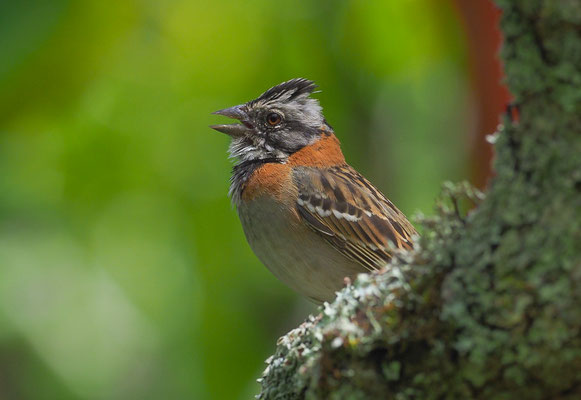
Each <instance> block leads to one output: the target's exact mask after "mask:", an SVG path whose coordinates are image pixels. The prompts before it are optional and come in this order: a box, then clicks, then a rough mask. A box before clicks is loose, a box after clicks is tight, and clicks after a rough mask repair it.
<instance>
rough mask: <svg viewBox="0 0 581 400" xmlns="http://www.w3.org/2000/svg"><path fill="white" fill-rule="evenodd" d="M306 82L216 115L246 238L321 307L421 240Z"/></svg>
mask: <svg viewBox="0 0 581 400" xmlns="http://www.w3.org/2000/svg"><path fill="white" fill-rule="evenodd" d="M316 88H317V86H316V85H315V83H314V82H313V81H310V80H307V79H303V78H298V79H292V80H289V81H287V82H283V83H281V84H279V85H277V86H274V87H272V88H270V89H268V90H267V91H266V92H264V93H263V94H261V95H260V96H259V97H258V98H256V99H254V100H252V101H249V102H247V103H244V104H241V105H238V106H234V107H230V108H226V109H223V110H219V111H216V112H214V113H213V114H217V115H222V116H225V117H229V118H233V119H236V120H238V121H239V122H240V123H234V124H225V125H212V126H210V127H211V128H213V129H215V130H217V131H219V132H222V133H225V134H227V135H229V136H230V137H231V143H230V147H229V153H230V156H231V158H233V159H234V160H236V161H235V165H234V167H233V170H232V177H231V180H230V192H229V195H230V197H231V199H232V202H233V204H234V206H235V207H236V210H237V212H238V215H239V217H240V221H241V223H242V228H243V230H244V234H245V236H246V239H247V241H248V243H249V245H250V247H251V248H252V250H253V251H254V253H255V254H256V256H258V258H259V259H260V261H262V263H263V264H264V265H265V266H266V267H267V268H268V269H269V270H270V271H271V272H272V273H273V274H274V275H275V276H276V277H277V278H278V279H280V280H281V281H282V282H284V283H285V284H286V285H288V286H289V287H291V288H292V289H294V290H295V291H297V292H299V293H300V294H302V295H304V296H306V297H307V298H309V299H311V300H312V301H314V302H315V303H322V302H325V301H327V302H330V301H332V300H333V299H334V297H335V294H336V292H337V291H339V290H340V289H341V288H342V287H343V286H344V282H345V278H349V279H354V278H356V276H357V275H358V274H360V273H364V272H369V271H374V270H378V269H380V268H382V267H384V266H386V265H387V263H388V261H389V260H390V258H391V257H392V255H393V252H394V250H395V249H407V250H409V249H411V248H412V247H413V243H412V241H413V239H414V236H415V235H416V234H417V233H416V230H415V229H414V227H413V226H412V224H411V223H410V222H409V221H408V220H407V218H406V217H405V215H404V214H403V213H402V212H401V211H400V210H399V209H398V208H397V207H396V206H395V205H394V204H393V203H392V202H391V201H390V200H389V199H388V198H387V197H385V196H384V195H383V194H382V193H381V192H380V191H379V190H378V189H377V188H376V187H375V186H373V185H372V184H371V183H370V182H369V181H368V180H367V179H365V177H364V176H363V175H361V174H360V173H359V172H357V171H356V170H355V169H354V168H352V167H351V166H349V165H348V164H347V163H346V162H345V157H344V156H343V153H342V152H341V148H340V144H339V140H338V139H337V137H336V136H335V133H334V131H333V128H332V127H331V125H329V123H327V121H326V120H325V117H324V116H323V112H322V108H321V106H320V105H319V102H318V100H317V99H315V98H312V97H311V94H312V93H313V92H314V91H315V89H316Z"/></svg>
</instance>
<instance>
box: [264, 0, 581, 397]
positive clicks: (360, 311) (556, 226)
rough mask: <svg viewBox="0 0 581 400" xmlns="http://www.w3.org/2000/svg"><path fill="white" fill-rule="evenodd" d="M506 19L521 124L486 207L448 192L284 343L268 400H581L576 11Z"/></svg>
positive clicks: (508, 10)
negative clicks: (382, 260)
mask: <svg viewBox="0 0 581 400" xmlns="http://www.w3.org/2000/svg"><path fill="white" fill-rule="evenodd" d="M497 3H498V5H499V6H500V7H502V8H503V19H502V25H501V27H502V29H503V31H504V33H505V39H506V42H505V45H504V48H503V50H502V55H503V57H504V60H505V65H506V73H507V82H508V84H509V86H510V89H511V91H512V93H513V94H514V96H515V98H516V99H517V102H518V103H519V105H520V120H519V121H518V122H512V121H510V120H508V119H507V120H505V121H504V127H502V128H500V129H499V131H498V132H497V133H496V135H495V136H494V141H495V151H496V159H495V162H494V168H495V170H496V177H495V178H494V180H493V182H492V184H491V185H490V188H489V189H488V192H487V194H486V198H485V199H482V196H481V195H480V194H479V193H478V192H477V191H474V190H472V189H470V188H469V186H467V185H450V184H447V185H445V187H444V193H443V197H442V199H441V200H440V201H439V203H438V207H437V208H438V213H437V216H436V217H432V218H429V219H426V218H424V220H423V224H424V225H425V227H426V228H425V233H424V234H423V236H422V238H421V239H419V241H418V245H417V246H416V248H415V249H414V250H413V251H412V252H410V253H405V254H404V253H402V254H399V255H398V257H396V258H395V260H394V261H393V262H392V264H390V265H389V267H388V268H387V270H385V271H383V272H381V273H375V274H369V275H361V277H360V278H359V279H358V280H357V281H356V282H354V283H353V285H351V286H349V287H347V288H345V289H344V290H343V291H342V292H340V293H339V295H338V297H337V299H336V300H335V301H334V302H333V303H332V304H329V305H325V306H324V308H323V310H322V313H321V314H320V315H319V316H317V317H316V318H314V317H311V318H310V319H309V320H308V321H307V322H305V323H303V324H302V325H301V326H300V327H298V328H297V329H295V330H293V331H291V332H289V333H288V334H287V335H286V336H284V337H283V338H281V339H280V340H279V343H278V345H277V350H276V353H275V354H274V356H273V357H271V358H270V359H269V360H268V364H269V365H268V367H267V369H266V371H265V372H264V374H263V377H262V379H261V385H262V392H261V393H260V395H259V396H258V397H259V398H260V399H265V400H266V399H269V400H270V399H323V398H324V399H369V398H374V399H375V398H381V399H418V398H421V399H442V398H473V399H513V398H526V399H545V398H559V399H576V398H580V397H581V334H580V332H581V12H580V10H581V0H566V1H554V0H519V1H508V0H498V1H497ZM463 199H470V200H471V201H472V202H475V203H478V206H477V207H476V209H475V210H474V211H472V212H470V213H469V214H468V215H465V214H464V213H462V211H461V210H462V209H463V207H462V201H464V200H463Z"/></svg>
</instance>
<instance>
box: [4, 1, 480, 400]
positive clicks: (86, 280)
mask: <svg viewBox="0 0 581 400" xmlns="http://www.w3.org/2000/svg"><path fill="white" fill-rule="evenodd" d="M465 36H466V34H465V30H464V28H463V25H462V22H461V17H460V13H459V11H458V10H457V8H456V7H455V5H454V4H453V3H451V2H447V1H434V0H402V1H381V2H380V1H357V0H352V1H330V0H328V1H297V2H295V1H281V2H276V3H275V2H271V1H267V0H249V1H244V2H242V1H226V0H220V1H214V2H201V1H191V0H189V1H186V0H170V1H164V2H156V1H146V0H144V1H139V0H116V1H112V0H102V1H89V0H78V1H66V0H50V1H49V0H45V1H43V0H37V1H33V0H23V1H16V2H10V1H2V2H0V399H248V398H251V396H253V395H254V394H256V393H257V392H258V390H259V387H258V385H257V384H256V383H255V379H256V378H258V377H259V375H260V372H261V371H262V369H263V360H264V359H265V358H266V357H268V356H269V355H270V354H271V353H272V351H273V350H274V346H275V342H276V339H277V338H278V337H279V336H280V335H282V334H284V333H285V332H286V331H287V330H289V329H291V328H292V327H293V326H295V325H296V324H298V323H300V322H301V321H302V320H303V319H304V318H305V317H306V316H307V315H308V314H309V313H312V312H316V308H315V307H314V306H311V305H310V304H308V303H307V302H305V301H304V300H301V299H299V298H298V297H297V296H296V295H295V294H294V293H292V292H291V291H290V290H289V289H287V288H286V287H285V286H283V285H282V284H281V283H279V282H278V281H277V280H276V279H275V278H274V277H273V276H271V275H270V273H269V272H268V271H267V270H266V268H264V267H263V266H262V265H261V264H260V263H259V261H258V260H257V259H256V257H255V256H254V255H253V253H252V252H251V250H250V249H249V247H248V245H247V244H246V241H245V239H244V235H243V232H242V230H241V227H240V224H239V221H238V218H237V216H236V213H235V211H234V210H233V209H232V207H231V205H230V201H229V199H228V198H227V191H228V179H229V175H230V168H231V162H230V161H229V160H228V159H227V153H226V150H227V146H228V138H227V137H226V136H225V135H221V134H219V133H217V132H214V131H212V130H210V129H209V128H208V125H210V124H212V123H218V122H221V121H222V119H220V118H219V117H217V116H213V115H210V113H211V112H212V111H214V110H217V109H220V108H224V107H228V106H231V105H235V104H239V103H242V102H245V101H247V100H250V99H252V98H254V97H256V96H258V95H259V94H260V93H261V92H263V91H264V90H266V89H267V88H269V87H270V86H273V85H275V84H277V83H279V82H281V81H283V80H287V79H290V78H294V77H306V78H309V79H313V80H315V81H316V82H317V83H318V84H319V86H320V89H321V90H322V92H321V93H319V94H317V95H316V96H317V97H318V98H319V99H320V101H321V103H322V105H323V107H324V110H325V115H326V117H327V120H328V121H329V122H330V123H331V124H332V125H333V127H334V128H335V130H336V132H337V135H338V137H339V139H340V140H341V141H342V143H343V148H344V152H345V154H346V157H347V159H348V161H349V162H350V163H351V164H352V165H354V166H355V167H356V168H357V169H358V170H360V171H361V172H363V173H364V174H365V175H366V176H367V177H368V178H369V179H371V180H372V181H373V182H374V183H375V184H376V185H377V186H379V187H380V188H381V189H382V190H383V191H384V192H385V193H386V194H387V195H388V196H389V197H390V198H391V199H392V200H393V201H394V202H395V203H396V204H397V205H398V206H399V207H400V208H401V209H402V210H403V211H404V212H405V213H406V214H408V215H410V216H411V215H413V214H414V213H415V212H417V211H422V212H424V213H430V212H431V209H432V205H433V200H434V197H435V196H436V195H437V193H438V192H439V188H440V185H441V182H442V181H443V180H446V179H450V180H459V179H462V178H467V177H468V176H469V172H468V167H467V166H468V159H469V158H470V154H469V151H468V148H469V146H470V143H469V142H470V140H471V139H470V135H469V132H472V130H473V127H474V121H475V118H476V117H475V115H476V113H477V111H476V108H475V107H474V97H475V96H474V94H473V92H472V91H471V84H470V79H471V78H470V71H469V62H468V55H467V54H468V51H467V47H468V46H467V44H466V43H467V40H466V38H465Z"/></svg>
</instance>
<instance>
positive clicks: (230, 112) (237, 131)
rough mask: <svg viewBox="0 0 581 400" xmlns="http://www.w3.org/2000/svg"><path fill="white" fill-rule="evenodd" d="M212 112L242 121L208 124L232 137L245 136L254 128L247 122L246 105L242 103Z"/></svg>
mask: <svg viewBox="0 0 581 400" xmlns="http://www.w3.org/2000/svg"><path fill="white" fill-rule="evenodd" d="M212 114H217V115H223V116H225V117H228V118H232V119H237V120H238V121H240V122H242V123H241V124H224V125H210V128H212V129H215V130H217V131H218V132H222V133H225V134H226V135H229V136H231V137H233V138H236V137H242V136H245V135H247V134H248V133H249V132H251V131H252V130H253V129H254V126H252V124H251V123H250V122H248V113H247V112H246V106H244V105H240V106H234V107H230V108H225V109H223V110H218V111H214V112H213V113H212Z"/></svg>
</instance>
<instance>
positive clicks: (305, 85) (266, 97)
mask: <svg viewBox="0 0 581 400" xmlns="http://www.w3.org/2000/svg"><path fill="white" fill-rule="evenodd" d="M316 88H317V85H316V84H315V82H313V81H310V80H308V79H305V78H295V79H291V80H290V81H286V82H283V83H281V84H279V85H276V86H273V87H271V88H270V89H268V90H267V91H266V92H264V93H262V94H261V95H260V97H258V98H257V99H256V100H253V101H252V103H257V102H264V103H266V102H271V101H281V102H289V101H293V100H296V99H298V98H300V97H304V98H307V97H308V96H309V95H310V94H311V93H313V92H314V91H315V89H316Z"/></svg>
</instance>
